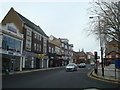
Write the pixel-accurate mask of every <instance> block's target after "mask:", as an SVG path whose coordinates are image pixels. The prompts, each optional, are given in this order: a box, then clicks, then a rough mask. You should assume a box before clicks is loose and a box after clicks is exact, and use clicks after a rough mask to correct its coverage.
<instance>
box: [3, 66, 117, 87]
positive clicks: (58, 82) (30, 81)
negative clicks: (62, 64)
mask: <svg viewBox="0 0 120 90" xmlns="http://www.w3.org/2000/svg"><path fill="white" fill-rule="evenodd" d="M91 69H92V67H91V66H90V65H87V67H86V68H79V69H78V71H74V72H66V71H65V68H58V69H54V70H45V71H38V72H30V73H24V74H19V75H11V76H7V77H3V78H2V86H3V87H2V88H119V84H112V83H107V82H103V81H99V80H95V79H92V78H90V77H88V76H87V74H88V72H89V71H90V70H91Z"/></svg>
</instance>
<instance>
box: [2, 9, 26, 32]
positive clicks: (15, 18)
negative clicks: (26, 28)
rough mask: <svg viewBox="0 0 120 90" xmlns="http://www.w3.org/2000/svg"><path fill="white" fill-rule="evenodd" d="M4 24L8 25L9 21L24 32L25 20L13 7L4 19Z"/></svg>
mask: <svg viewBox="0 0 120 90" xmlns="http://www.w3.org/2000/svg"><path fill="white" fill-rule="evenodd" d="M1 23H2V25H6V24H7V23H14V24H15V25H16V26H17V28H18V29H19V30H20V33H23V27H22V26H23V24H24V22H23V21H22V20H21V19H20V17H19V16H18V15H17V13H16V12H15V10H14V9H13V8H11V9H10V10H9V12H8V13H7V15H6V16H5V17H4V19H3V20H2V22H1Z"/></svg>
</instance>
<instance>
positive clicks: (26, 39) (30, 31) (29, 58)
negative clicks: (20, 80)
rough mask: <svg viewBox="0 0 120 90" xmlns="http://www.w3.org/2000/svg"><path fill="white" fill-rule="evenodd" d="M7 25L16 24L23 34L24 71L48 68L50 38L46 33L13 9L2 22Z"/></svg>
mask: <svg viewBox="0 0 120 90" xmlns="http://www.w3.org/2000/svg"><path fill="white" fill-rule="evenodd" d="M13 17H14V18H13ZM7 23H14V24H15V25H16V27H17V28H18V29H19V31H20V33H22V34H23V48H22V55H21V58H22V69H38V68H47V67H48V55H47V54H48V36H47V35H46V34H45V33H44V31H43V30H42V29H41V28H40V27H39V26H38V25H35V24H34V23H32V22H31V21H30V20H28V19H27V18H25V17H24V16H22V15H21V14H19V13H18V12H16V11H15V10H14V9H13V8H11V9H10V11H9V12H8V13H7V15H6V16H5V17H4V19H3V20H2V25H6V24H7Z"/></svg>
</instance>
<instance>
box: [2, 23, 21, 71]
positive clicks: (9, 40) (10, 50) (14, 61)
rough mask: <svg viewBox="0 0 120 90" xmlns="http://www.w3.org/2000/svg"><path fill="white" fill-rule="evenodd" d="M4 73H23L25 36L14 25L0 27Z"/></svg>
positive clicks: (7, 24)
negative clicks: (6, 71)
mask: <svg viewBox="0 0 120 90" xmlns="http://www.w3.org/2000/svg"><path fill="white" fill-rule="evenodd" d="M0 42H1V46H0V54H1V55H2V71H3V72H4V71H5V70H9V71H10V72H11V71H22V68H21V67H22V48H23V34H21V33H20V31H19V29H18V28H17V26H16V25H15V24H14V23H6V24H5V25H1V26H0Z"/></svg>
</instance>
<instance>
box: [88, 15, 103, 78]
mask: <svg viewBox="0 0 120 90" xmlns="http://www.w3.org/2000/svg"><path fill="white" fill-rule="evenodd" d="M95 17H97V18H98V20H99V21H98V26H99V36H100V50H101V60H102V76H103V77H104V60H103V47H102V46H103V42H102V37H101V30H100V16H95ZM89 18H90V19H92V18H94V17H89Z"/></svg>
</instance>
